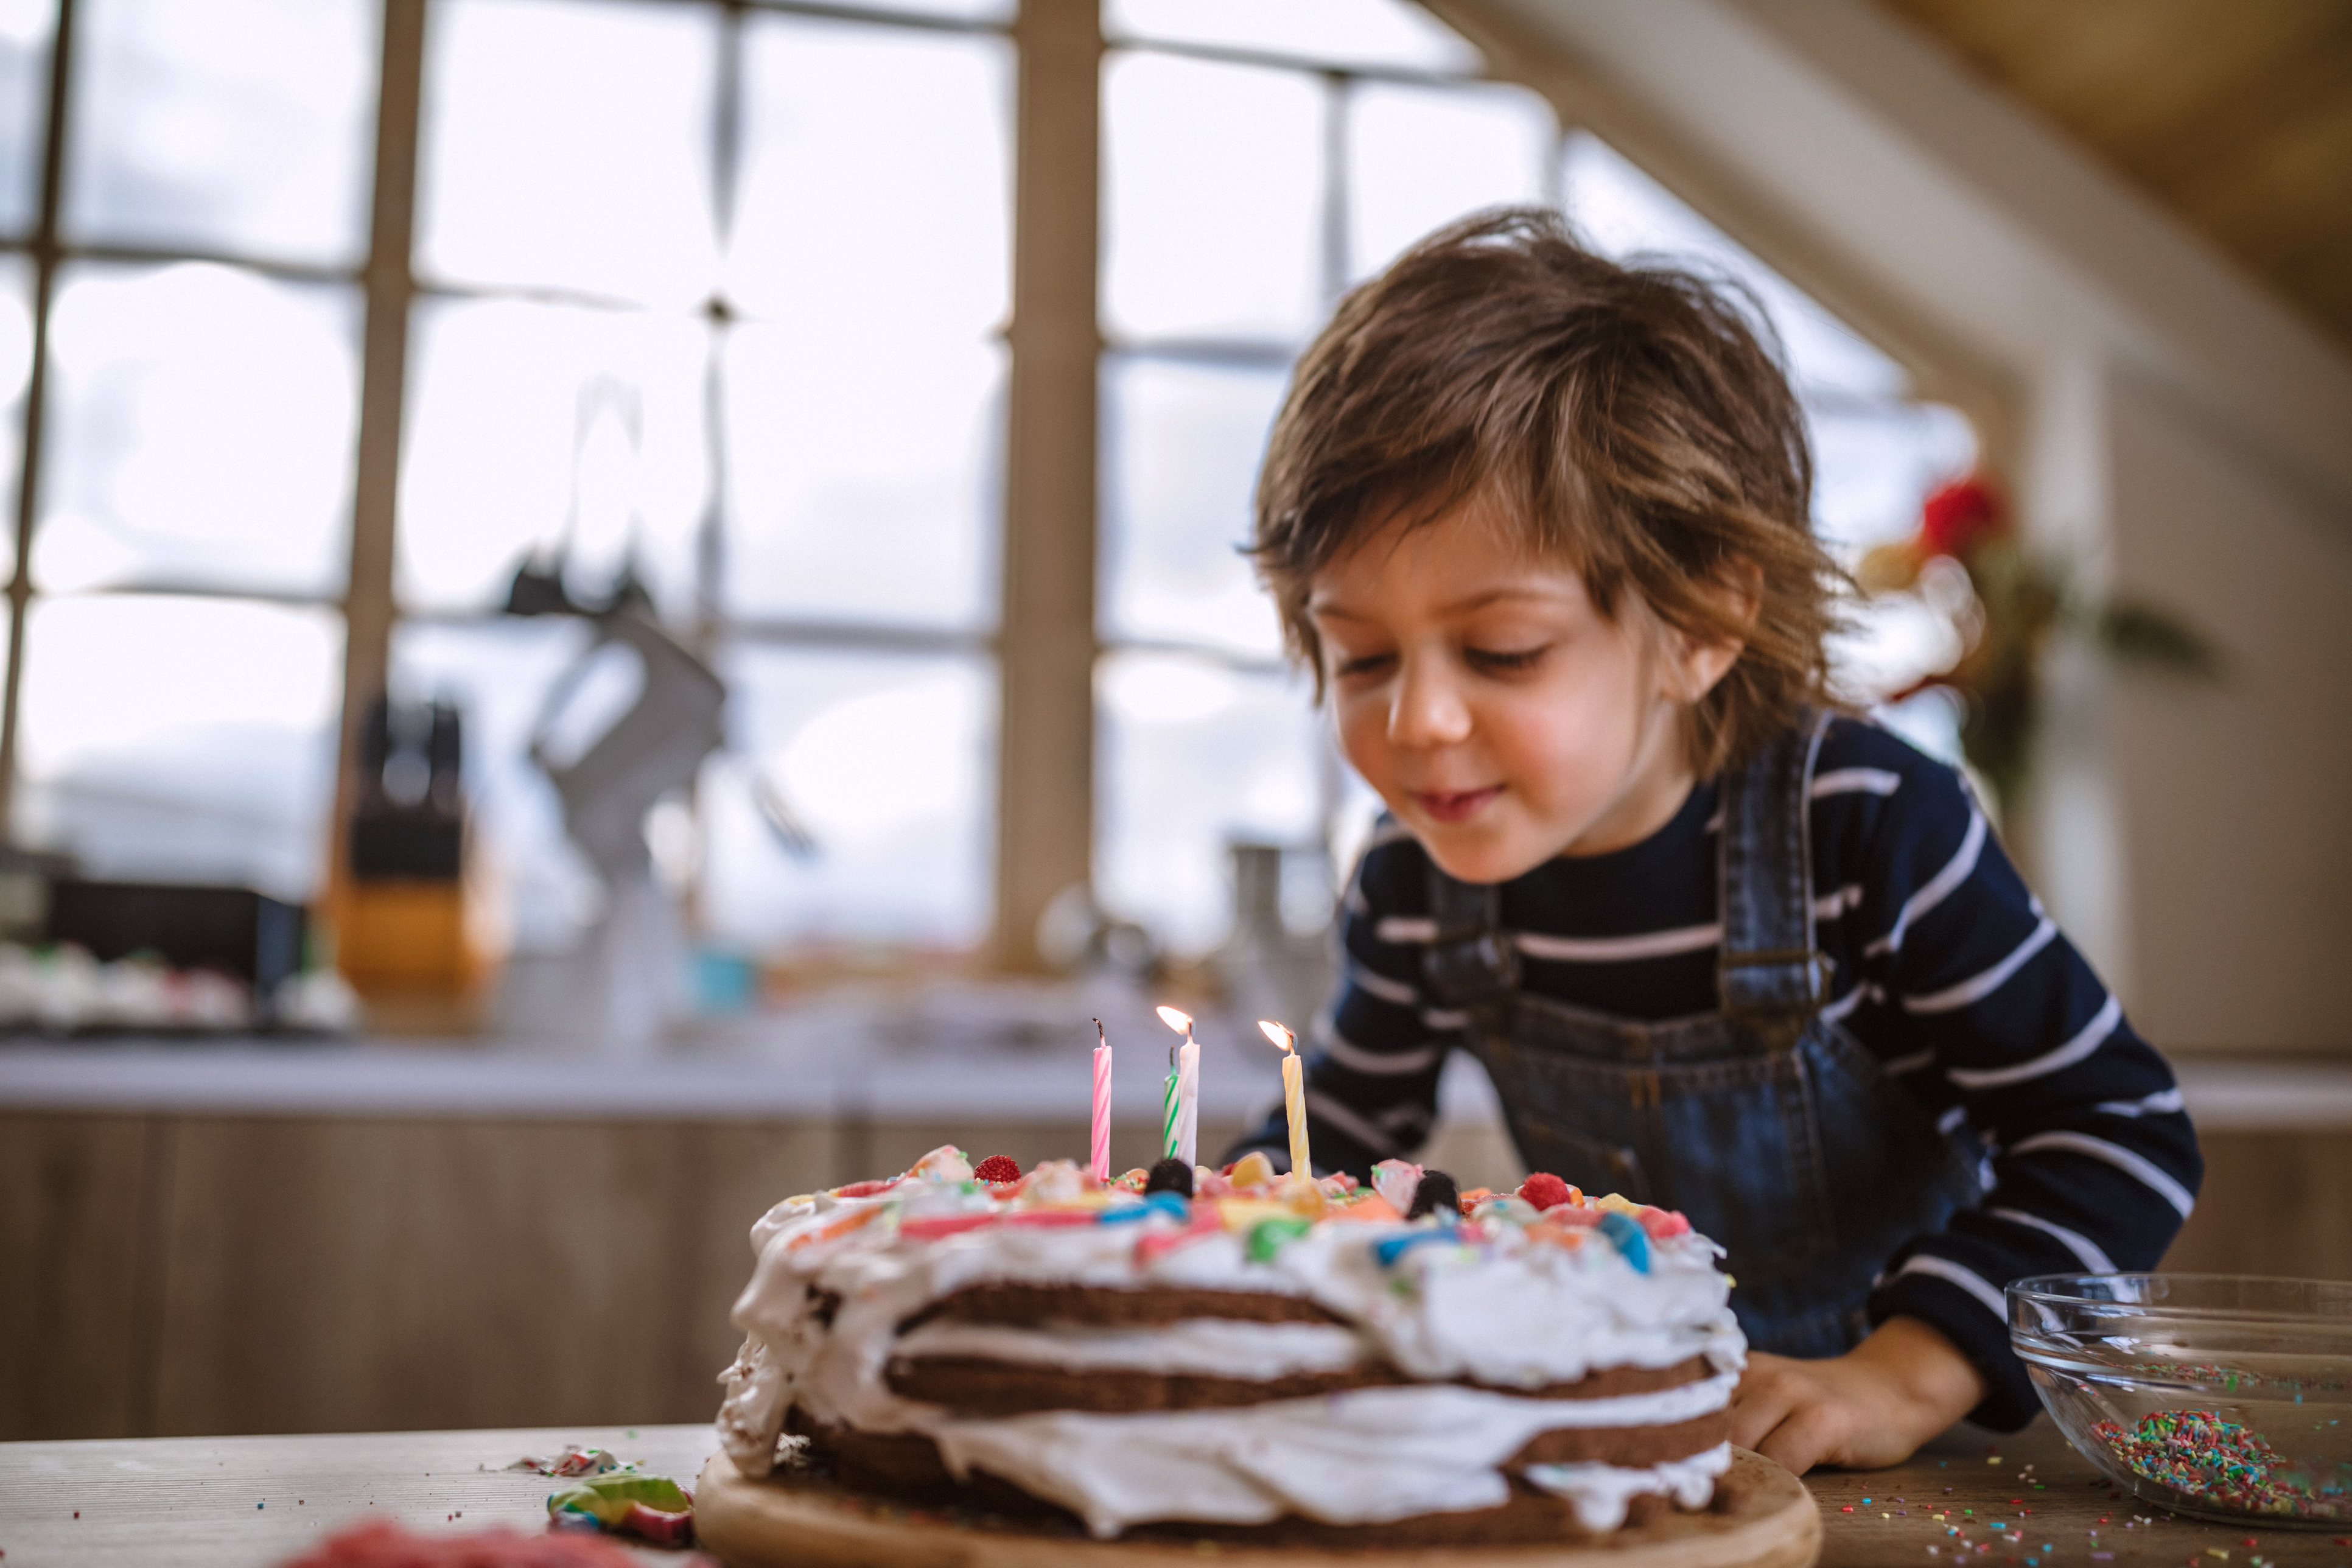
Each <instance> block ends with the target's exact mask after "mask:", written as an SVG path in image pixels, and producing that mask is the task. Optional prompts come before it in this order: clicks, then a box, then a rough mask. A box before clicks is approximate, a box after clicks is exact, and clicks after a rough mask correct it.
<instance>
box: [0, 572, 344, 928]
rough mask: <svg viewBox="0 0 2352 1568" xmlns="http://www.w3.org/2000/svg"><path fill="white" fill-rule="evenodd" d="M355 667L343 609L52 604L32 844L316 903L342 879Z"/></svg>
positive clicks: (120, 866)
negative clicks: (336, 798)
mask: <svg viewBox="0 0 2352 1568" xmlns="http://www.w3.org/2000/svg"><path fill="white" fill-rule="evenodd" d="M342 660H343V632H342V624H341V617H339V616H336V615H335V614H333V613H332V612H331V611H327V610H307V609H287V608H282V607H279V606H278V605H256V604H247V603H239V602H237V601H235V600H217V599H213V600H206V599H175V598H168V597H146V596H136V597H133V596H121V597H114V596H98V597H91V598H79V597H69V598H52V599H36V600H35V601H33V604H32V606H31V608H30V609H29V610H28V611H27V612H26V626H25V678H24V697H23V701H24V708H23V715H24V718H23V723H24V729H23V741H22V745H23V752H22V756H23V762H24V779H23V790H22V793H21V794H20V795H19V796H18V799H19V802H20V805H19V807H18V813H19V815H18V820H17V827H18V830H19V831H20V832H21V833H23V834H24V836H25V837H26V838H27V839H28V840H29V841H31V842H34V843H37V844H40V845H42V846H44V847H51V848H57V849H62V850H66V851H68V852H69V853H71V854H73V855H74V856H76V857H78V858H79V859H80V861H81V863H82V868H83V869H84V870H85V871H86V872H88V873H89V874H91V875H94V876H100V877H119V878H123V879H153V880H159V881H209V882H228V883H241V884H247V885H250V886H253V887H257V888H259V889H262V890H263V891H265V892H268V893H271V894H274V895H275V896H277V897H278V898H283V899H289V900H297V901H299V900H307V899H308V898H310V895H311V894H312V892H313V891H315V890H316V889H317V886H318V883H319V879H320V876H321V874H322V872H323V870H324V854H325V848H326V831H327V830H326V815H327V807H328V803H329V799H330V797H331V795H332V794H333V790H334V750H335V721H336V717H337V713H338V710H339V706H340V703H341V695H342Z"/></svg>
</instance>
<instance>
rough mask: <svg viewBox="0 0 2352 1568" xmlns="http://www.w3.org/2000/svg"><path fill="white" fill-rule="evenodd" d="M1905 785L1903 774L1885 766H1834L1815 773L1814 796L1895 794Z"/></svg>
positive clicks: (1817, 797)
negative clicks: (1824, 771) (1888, 769)
mask: <svg viewBox="0 0 2352 1568" xmlns="http://www.w3.org/2000/svg"><path fill="white" fill-rule="evenodd" d="M1902 787H1903V775H1902V774H1901V773H1890V772H1888V771H1887V770H1886V769H1885V768H1832V769H1831V770H1830V771H1829V772H1828V773H1815V774H1814V775H1813V788H1812V798H1813V799H1815V800H1819V799H1821V798H1822V796H1823V795H1893V794H1894V793H1895V791H1896V790H1898V789H1901V788H1902Z"/></svg>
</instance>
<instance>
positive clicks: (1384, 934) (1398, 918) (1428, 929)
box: [1372, 915, 1437, 942]
mask: <svg viewBox="0 0 2352 1568" xmlns="http://www.w3.org/2000/svg"><path fill="white" fill-rule="evenodd" d="M1372 935H1373V936H1374V937H1375V938H1377V939H1379V940H1380V941H1381V942H1434V941H1435V940H1436V939H1437V922H1436V921H1433V920H1428V919H1425V918H1423V916H1420V915H1383V916H1381V919H1380V921H1379V923H1378V924H1376V925H1374V926H1373V927H1372Z"/></svg>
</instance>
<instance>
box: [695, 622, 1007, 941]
mask: <svg viewBox="0 0 2352 1568" xmlns="http://www.w3.org/2000/svg"><path fill="white" fill-rule="evenodd" d="M725 668H726V673H727V679H728V687H729V692H730V696H729V701H728V722H729V727H730V732H731V735H732V739H733V744H732V745H731V747H730V750H729V752H728V753H727V754H726V755H725V756H723V757H720V758H718V759H714V761H713V762H712V763H710V764H709V768H708V770H707V771H706V772H705V773H704V775H703V789H702V794H701V804H702V806H703V811H704V825H705V826H704V830H705V835H706V841H707V845H708V848H707V853H706V857H705V866H706V870H705V872H704V881H703V899H702V910H703V916H704V923H705V925H706V927H707V928H708V929H709V931H710V932H711V934H713V935H714V936H716V937H718V938H719V939H720V940H721V941H725V942H738V943H741V944H744V945H746V946H750V947H752V948H754V949H773V948H776V947H779V946H782V945H783V944H786V943H800V944H807V943H817V942H890V943H892V944H894V945H895V944H910V945H915V946H921V947H933V948H940V949H954V950H961V949H965V948H969V947H971V946H972V945H973V944H974V943H976V942H979V941H980V939H981V937H982V934H983V933H984V932H985V931H986V930H987V928H988V921H989V876H990V863H991V858H992V843H993V835H994V826H993V824H994V795H995V790H994V776H995V761H994V759H995V753H996V698H995V684H996V672H995V670H994V668H992V666H989V665H987V664H985V663H982V661H979V660H976V659H953V658H916V657H893V656H887V655H873V654H847V653H830V652H817V651H809V650H803V649H792V648H776V647H737V648H735V649H733V650H732V651H731V652H730V655H729V657H728V658H727V661H726V667H725ZM762 789H767V790H772V791H773V792H774V793H775V794H776V795H779V796H781V798H782V801H783V802H784V804H785V805H787V806H788V808H789V809H790V811H791V813H792V814H793V816H795V817H796V818H797V819H798V820H799V821H800V822H801V823H802V824H803V825H804V826H806V828H807V829H808V831H809V832H810V833H811V834H812V835H813V836H814V837H815V839H816V843H817V853H816V855H815V856H814V858H810V859H805V860H803V859H796V858H793V856H792V855H790V854H789V853H788V852H787V851H786V850H785V848H784V847H783V844H782V840H781V838H780V837H779V836H778V834H777V833H776V832H775V831H774V830H773V829H772V827H770V826H769V825H768V823H767V821H766V820H765V819H764V818H763V817H762V816H761V811H760V808H759V806H758V805H757V804H756V800H757V795H758V792H760V791H761V790H762Z"/></svg>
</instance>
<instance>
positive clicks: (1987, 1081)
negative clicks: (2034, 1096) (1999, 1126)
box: [1944, 995, 2124, 1089]
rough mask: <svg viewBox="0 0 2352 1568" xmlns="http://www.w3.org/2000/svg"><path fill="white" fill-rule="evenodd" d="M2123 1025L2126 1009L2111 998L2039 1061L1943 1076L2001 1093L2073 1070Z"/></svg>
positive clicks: (1963, 1085)
mask: <svg viewBox="0 0 2352 1568" xmlns="http://www.w3.org/2000/svg"><path fill="white" fill-rule="evenodd" d="M2123 1021H2124V1005H2123V1004H2122V1003H2121V1002H2118V1001H2117V1000H2116V998H2115V997H2114V996H2113V995H2110V996H2108V998H2107V1005H2105V1006H2104V1007H2102V1008H2100V1009H2099V1010H2098V1012H2097V1013H2096V1014H2095V1015H2094V1016H2093V1017H2092V1019H2091V1021H2090V1022H2089V1023H2087V1024H2085V1025H2084V1026H2083V1027H2082V1029H2081V1031H2080V1032H2079V1033H2077V1034H2076V1035H2075V1036H2074V1038H2073V1039H2071V1040H2069V1041H2067V1042H2066V1043H2065V1044H2064V1045H2063V1046H2061V1047H2058V1048H2057V1049H2056V1050H2054V1051H2044V1052H2042V1055H2040V1056H2038V1057H2034V1058H2031V1059H2029V1060H2026V1061H2021V1062H2018V1063H2016V1064H2014V1065H2013V1066H2010V1067H2005V1068H1948V1069H1947V1070H1946V1071H1945V1074H1944V1076H1945V1077H1946V1078H1948V1079H1951V1080H1952V1081H1953V1082H1954V1083H1956V1084H1958V1085H1959V1086H1960V1087H1961V1088H1962V1089H1998V1088H2000V1086H2001V1085H2003V1084H2010V1083H2023V1082H2024V1081H2025V1080H2026V1079H2033V1078H2041V1077H2042V1076H2044V1075H2045V1074H2048V1073H2053V1072H2056V1071H2057V1070H2058V1069H2059V1068H2070V1067H2073V1066H2074V1064H2075V1063H2076V1062H2079V1061H2081V1060H2082V1059H2083V1058H2084V1057H2087V1056H2089V1055H2090V1054H2091V1053H2092V1052H2093V1051H2095V1050H2097V1049H2098V1048H2099V1047H2101V1046H2104V1045H2105V1044H2106V1043H2107V1041H2108V1040H2110V1039H2111V1038H2113V1037H2114V1036H2115V1032H2116V1025H2118V1024H2120V1023H2122V1022H2123Z"/></svg>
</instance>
